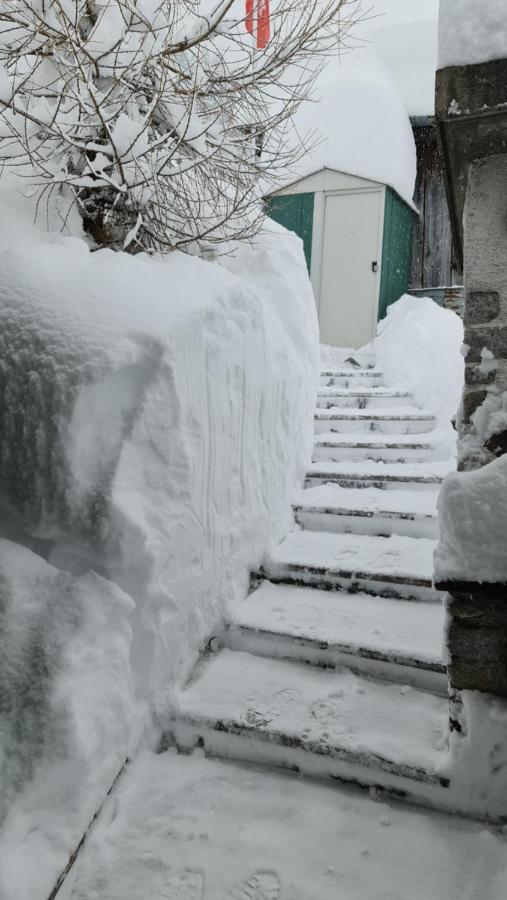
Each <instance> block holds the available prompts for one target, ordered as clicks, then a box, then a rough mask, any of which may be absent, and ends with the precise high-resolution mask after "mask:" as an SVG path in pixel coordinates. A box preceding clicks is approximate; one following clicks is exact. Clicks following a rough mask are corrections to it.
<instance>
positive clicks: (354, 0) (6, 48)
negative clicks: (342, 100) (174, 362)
mask: <svg viewBox="0 0 507 900" xmlns="http://www.w3.org/2000/svg"><path fill="white" fill-rule="evenodd" d="M202 5H203V4H202V3H201V2H200V0H174V2H170V0H0V165H2V166H6V167H9V168H11V169H13V170H14V171H16V172H17V173H18V174H20V175H24V176H25V177H26V178H27V179H28V180H29V181H30V183H31V184H32V185H35V188H36V190H37V191H38V192H39V197H40V200H41V201H43V200H44V198H48V197H49V196H50V195H51V193H53V192H54V191H66V192H70V193H71V197H72V198H73V200H74V202H75V203H76V204H77V206H78V207H79V209H80V212H81V215H82V218H83V223H84V227H85V229H86V230H87V231H88V233H89V234H90V236H91V237H92V238H93V239H94V240H95V241H96V242H97V244H98V245H100V246H110V247H113V248H115V249H121V248H123V247H127V248H128V250H129V252H137V251H139V250H146V251H148V252H156V251H164V250H170V249H174V248H184V249H187V250H192V249H195V248H198V247H199V246H200V242H201V241H204V242H205V243H206V244H210V243H215V244H220V243H222V242H224V241H227V240H230V239H238V238H239V239H241V238H249V237H251V236H252V235H253V234H255V233H256V232H257V230H258V228H259V226H260V224H261V222H262V216H263V213H262V206H261V204H260V202H259V201H260V197H261V192H262V191H264V192H265V191H266V190H267V189H269V186H270V185H271V184H276V180H277V177H278V176H279V175H280V174H281V173H282V172H283V173H286V172H287V169H288V168H290V167H291V166H293V165H294V164H295V163H296V162H297V161H298V159H300V158H301V156H302V155H304V153H305V152H307V150H308V149H309V145H310V143H311V141H312V136H311V135H303V136H301V137H300V140H299V142H298V143H295V142H294V140H293V139H291V138H290V135H291V133H292V132H293V130H292V129H291V120H292V117H293V115H294V113H295V111H296V109H297V108H298V106H299V104H300V103H301V102H302V100H304V99H305V98H306V97H307V96H308V93H309V91H310V90H311V87H312V85H313V82H314V80H315V77H316V74H317V73H318V71H319V70H320V69H321V68H322V64H323V59H322V58H323V57H325V56H326V55H329V54H332V53H334V52H337V51H338V50H339V49H340V47H343V46H344V44H345V43H346V40H347V36H348V34H349V32H350V30H351V28H352V27H353V26H354V25H355V23H356V22H357V21H358V19H359V18H360V0H310V2H308V0H275V2H274V8H273V10H272V15H271V34H272V37H271V40H270V41H269V43H268V45H267V47H266V48H265V49H264V50H262V52H261V51H259V50H257V49H256V47H255V41H254V40H253V39H252V35H251V34H250V33H249V31H248V29H247V28H246V26H245V8H244V2H243V0H217V2H216V3H215V5H214V6H213V7H212V8H211V10H209V11H208V12H207V14H204V11H203V10H202ZM261 185H262V188H261Z"/></svg>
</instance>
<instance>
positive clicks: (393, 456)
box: [313, 430, 449, 462]
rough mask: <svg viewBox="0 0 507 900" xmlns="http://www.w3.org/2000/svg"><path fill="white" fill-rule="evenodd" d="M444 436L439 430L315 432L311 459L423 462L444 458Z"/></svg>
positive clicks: (447, 455) (445, 453)
mask: <svg viewBox="0 0 507 900" xmlns="http://www.w3.org/2000/svg"><path fill="white" fill-rule="evenodd" d="M448 444H449V440H448V436H447V435H446V434H445V433H444V432H442V431H437V430H435V431H431V432H429V433H427V434H425V435H424V436H421V434H389V435H380V434H379V433H378V432H374V433H372V434H371V435H370V434H363V435H361V434H357V433H355V434H354V433H352V434H347V433H342V434H337V433H336V432H332V431H329V432H323V433H322V434H317V435H315V443H314V451H313V458H314V461H315V462H323V461H324V460H332V461H333V462H342V461H343V460H348V461H350V462H353V461H354V462H357V461H359V460H363V459H371V460H373V461H374V462H425V461H426V460H438V459H448V457H449V447H448Z"/></svg>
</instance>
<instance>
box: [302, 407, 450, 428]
mask: <svg viewBox="0 0 507 900" xmlns="http://www.w3.org/2000/svg"><path fill="white" fill-rule="evenodd" d="M436 424H437V420H436V418H435V416H434V415H433V414H432V413H430V412H425V411H424V410H422V409H419V408H418V407H417V406H399V407H397V408H396V409H394V410H393V409H385V408H382V409H375V410H368V409H353V410H352V409H346V408H345V409H343V408H341V407H332V408H331V409H317V410H316V412H315V432H316V434H320V433H322V432H338V433H339V432H351V431H352V432H354V433H355V432H364V431H380V432H382V433H383V434H422V433H423V432H427V431H431V430H432V429H434V428H435V426H436Z"/></svg>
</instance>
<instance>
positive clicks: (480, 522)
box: [435, 456, 507, 582]
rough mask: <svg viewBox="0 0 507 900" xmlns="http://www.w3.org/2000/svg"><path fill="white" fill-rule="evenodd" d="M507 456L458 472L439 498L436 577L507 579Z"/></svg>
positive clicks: (450, 478)
mask: <svg viewBox="0 0 507 900" xmlns="http://www.w3.org/2000/svg"><path fill="white" fill-rule="evenodd" d="M506 484H507V457H506V456H502V457H500V458H499V459H497V460H494V461H493V462H491V463H489V464H488V465H487V466H484V467H483V468H480V469H475V470H473V471H471V472H455V473H453V474H452V475H450V476H449V477H448V478H447V479H446V480H445V481H444V484H443V486H442V490H441V493H440V497H439V500H438V511H439V523H440V541H439V543H438V546H437V549H436V551H435V579H436V580H437V581H448V580H451V581H452V580H458V581H475V582H477V581H479V582H507V552H506V539H507V538H506V536H507V504H506V503H505V489H506Z"/></svg>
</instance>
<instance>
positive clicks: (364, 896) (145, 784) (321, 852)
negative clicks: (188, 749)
mask: <svg viewBox="0 0 507 900" xmlns="http://www.w3.org/2000/svg"><path fill="white" fill-rule="evenodd" d="M105 812H106V814H105V815H104V817H103V819H102V821H101V822H100V823H99V825H98V827H97V828H96V830H95V832H94V834H93V835H92V837H91V839H90V841H89V843H88V845H87V846H86V847H85V850H84V852H83V854H82V857H81V859H80V861H79V863H78V865H77V867H76V872H75V873H74V874H75V879H76V880H75V883H74V889H73V891H72V892H71V897H72V900H140V898H143V900H158V898H160V900H341V898H343V900H407V898H410V900H429V898H431V900H478V898H481V900H504V898H505V885H506V883H507V844H506V842H505V836H503V837H502V835H501V834H499V833H494V832H492V831H489V830H487V829H486V828H484V827H483V826H481V825H476V824H473V823H471V822H466V821H464V820H461V819H459V818H458V819H456V818H454V819H451V818H448V817H446V816H442V815H435V814H431V813H426V812H423V811H421V810H415V809H411V808H407V807H397V806H395V805H391V804H387V803H379V802H374V801H373V800H372V799H371V798H369V797H368V795H365V794H359V793H356V792H354V791H351V790H347V789H346V788H343V787H336V788H330V787H329V786H324V785H319V784H316V783H308V782H305V781H302V780H298V779H296V778H294V776H292V775H279V774H272V773H270V772H265V771H264V772H260V771H258V770H256V769H255V768H246V767H242V766H236V765H234V764H233V763H227V764H224V763H220V762H217V761H210V760H206V759H201V758H200V757H199V753H198V752H197V753H195V754H194V755H193V756H191V757H184V756H175V755H173V754H171V753H166V754H162V755H160V756H155V755H153V754H148V753H146V754H144V755H143V756H142V757H141V758H140V759H138V760H137V762H136V763H135V764H134V765H133V766H132V767H131V768H130V769H129V770H128V772H127V774H126V776H125V780H124V783H123V784H122V786H121V790H119V791H118V792H117V795H116V797H115V798H113V799H111V800H110V801H109V802H108V806H107V810H106V811H105ZM69 888H70V884H69ZM69 893H70V891H69ZM65 900H67V898H65Z"/></svg>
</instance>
